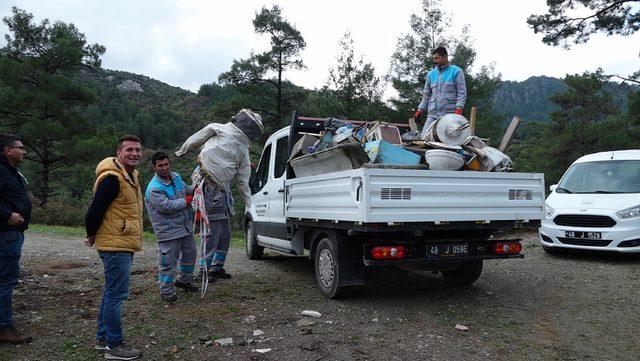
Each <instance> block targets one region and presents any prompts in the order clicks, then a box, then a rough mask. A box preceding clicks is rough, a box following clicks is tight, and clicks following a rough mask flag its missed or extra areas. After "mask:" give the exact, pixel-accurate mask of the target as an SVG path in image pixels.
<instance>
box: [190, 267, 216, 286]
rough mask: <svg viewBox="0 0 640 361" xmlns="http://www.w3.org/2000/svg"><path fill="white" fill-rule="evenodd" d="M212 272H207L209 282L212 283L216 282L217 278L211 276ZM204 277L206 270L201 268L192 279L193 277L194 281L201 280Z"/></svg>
mask: <svg viewBox="0 0 640 361" xmlns="http://www.w3.org/2000/svg"><path fill="white" fill-rule="evenodd" d="M210 272H211V271H209V272H208V273H207V276H208V278H209V283H212V282H215V281H216V279H215V277H213V276H211V273H210ZM203 277H204V270H203V269H200V271H199V272H198V273H197V274H195V275H194V276H193V278H192V279H193V282H201V281H202V278H203Z"/></svg>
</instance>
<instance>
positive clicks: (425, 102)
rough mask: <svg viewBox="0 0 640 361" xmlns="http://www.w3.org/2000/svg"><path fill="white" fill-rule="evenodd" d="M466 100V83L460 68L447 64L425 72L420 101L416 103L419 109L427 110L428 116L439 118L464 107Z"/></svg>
mask: <svg viewBox="0 0 640 361" xmlns="http://www.w3.org/2000/svg"><path fill="white" fill-rule="evenodd" d="M466 102H467V84H466V83H465V81H464V72H463V71H462V69H460V68H459V67H457V66H455V65H452V64H449V65H446V66H445V67H443V68H442V69H439V68H438V67H435V68H433V69H432V70H431V71H430V72H429V73H427V81H426V82H425V85H424V92H423V97H422V102H420V105H418V108H419V109H420V110H422V111H425V110H427V112H428V114H429V116H430V117H436V118H439V117H441V116H443V115H445V114H451V113H453V112H455V111H456V108H464V104H465V103H466Z"/></svg>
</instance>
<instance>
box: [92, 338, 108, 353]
mask: <svg viewBox="0 0 640 361" xmlns="http://www.w3.org/2000/svg"><path fill="white" fill-rule="evenodd" d="M93 348H95V349H96V350H98V351H103V350H106V349H107V340H96V345H95V346H94V347H93Z"/></svg>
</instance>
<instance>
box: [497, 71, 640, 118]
mask: <svg viewBox="0 0 640 361" xmlns="http://www.w3.org/2000/svg"><path fill="white" fill-rule="evenodd" d="M565 89H566V85H565V83H564V81H563V80H562V79H558V78H552V77H548V76H533V77H530V78H529V79H527V80H524V81H511V80H506V81H502V82H501V83H500V85H499V86H498V89H497V90H496V92H495V94H494V96H493V108H494V110H495V111H496V112H497V113H499V114H502V115H504V116H505V119H511V117H512V116H514V115H518V116H519V117H520V118H522V119H523V120H525V121H530V120H536V121H544V122H546V121H549V119H550V114H551V112H553V111H555V110H558V107H557V106H556V105H555V104H553V102H552V101H551V99H550V98H551V96H552V95H553V94H555V93H558V92H561V91H564V90H565ZM605 89H606V90H607V91H608V92H610V93H611V94H612V95H613V96H614V99H615V100H616V101H617V102H618V104H619V106H620V108H621V109H623V110H626V109H627V102H628V98H629V92H630V91H632V90H633V89H634V88H633V87H632V86H629V85H628V84H618V83H613V82H611V83H608V84H607V85H606V86H605ZM635 90H636V91H637V87H636V88H635Z"/></svg>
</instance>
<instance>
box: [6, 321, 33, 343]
mask: <svg viewBox="0 0 640 361" xmlns="http://www.w3.org/2000/svg"><path fill="white" fill-rule="evenodd" d="M32 340H33V338H32V337H31V336H24V335H22V334H21V333H20V332H18V330H16V328H15V327H14V326H13V325H11V326H9V327H5V328H3V329H2V330H0V343H8V344H11V345H19V344H21V343H29V342H31V341H32Z"/></svg>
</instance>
